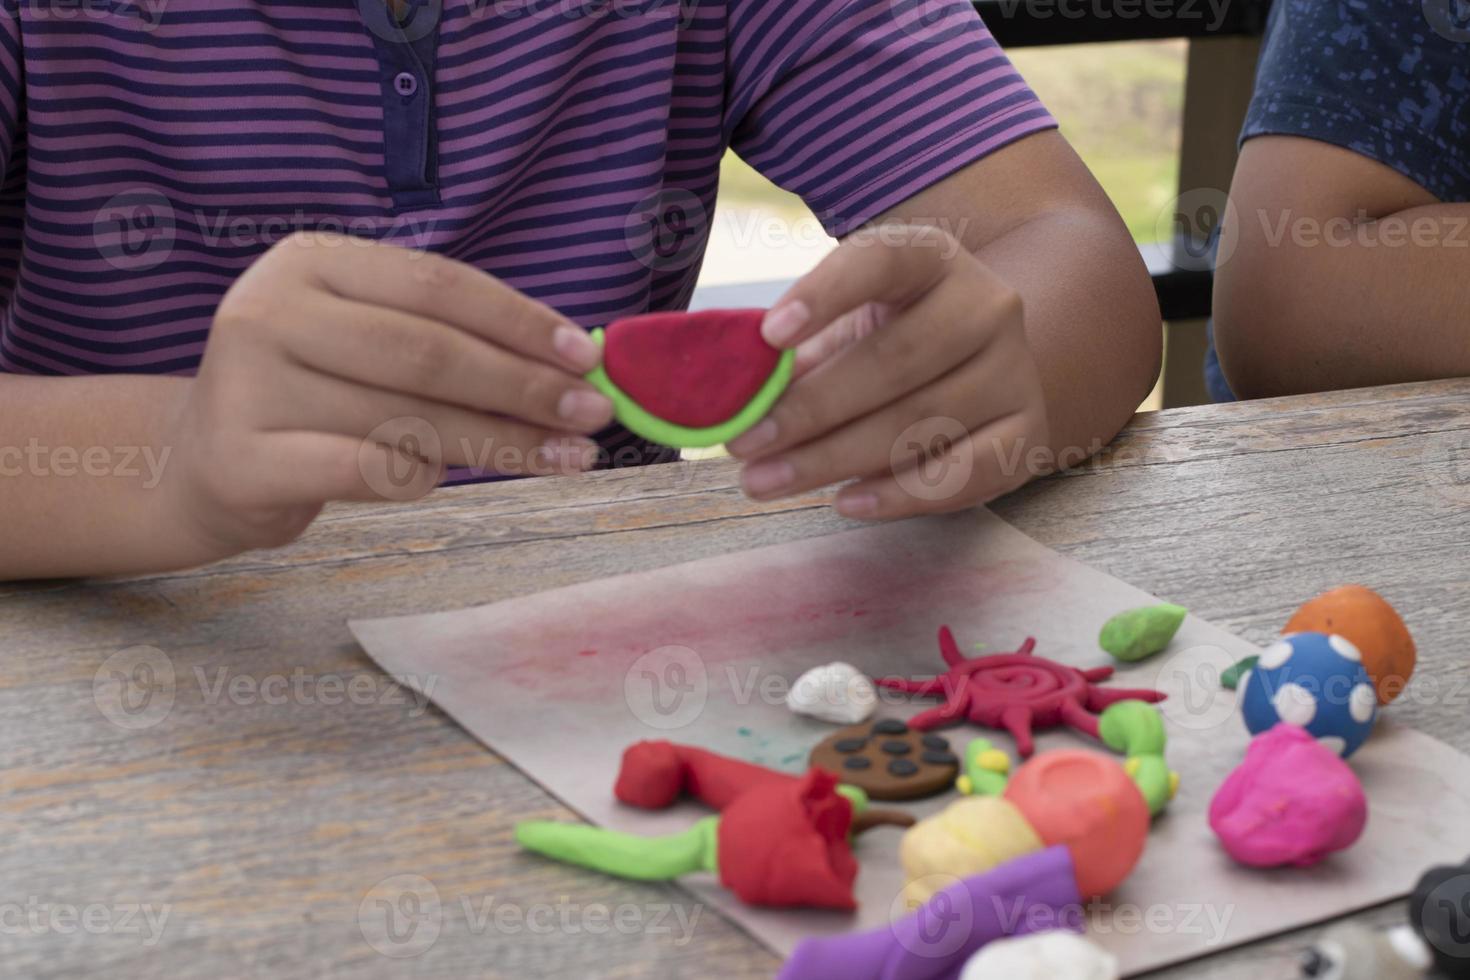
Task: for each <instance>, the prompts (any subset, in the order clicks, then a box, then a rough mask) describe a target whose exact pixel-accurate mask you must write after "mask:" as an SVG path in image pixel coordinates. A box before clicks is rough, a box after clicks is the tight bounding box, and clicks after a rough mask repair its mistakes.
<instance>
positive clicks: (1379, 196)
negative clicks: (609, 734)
mask: <svg viewBox="0 0 1470 980" xmlns="http://www.w3.org/2000/svg"><path fill="white" fill-rule="evenodd" d="M1230 204H1231V206H1230V208H1229V209H1228V211H1227V216H1226V219H1225V222H1224V225H1223V228H1222V232H1221V236H1220V254H1219V259H1218V260H1217V265H1218V269H1217V271H1216V274H1215V342H1216V344H1217V345H1218V347H1219V351H1220V362H1221V365H1222V367H1224V369H1225V376H1226V378H1227V379H1228V380H1229V382H1230V385H1231V387H1232V388H1234V389H1235V392H1236V394H1237V395H1241V396H1243V397H1250V398H1257V397H1262V396H1266V395H1288V394H1297V393H1300V392H1306V391H1322V390H1325V389H1329V388H1349V387H1355V386H1367V385H1378V384H1392V383H1394V382H1401V381H1421V380H1428V379H1432V378H1444V377H1456V376H1460V375H1466V374H1470V347H1467V345H1466V343H1465V322H1466V316H1467V314H1470V279H1467V278H1466V277H1465V268H1466V261H1467V259H1470V204H1464V203H1459V204H1451V203H1440V202H1438V201H1437V200H1436V199H1435V197H1434V195H1433V194H1431V193H1430V192H1429V191H1428V190H1426V189H1424V188H1423V187H1421V186H1420V185H1419V184H1417V183H1415V182H1414V181H1412V180H1410V179H1409V178H1408V177H1406V176H1404V175H1402V174H1400V173H1398V172H1397V171H1395V170H1393V169H1392V168H1390V167H1387V166H1385V165H1384V164H1381V163H1378V162H1377V161H1375V160H1372V159H1369V158H1368V157H1365V156H1361V155H1359V154H1357V153H1355V152H1352V151H1350V150H1345V149H1342V148H1340V147H1337V146H1332V145H1330V144H1327V143H1322V142H1318V141H1316V140H1311V139H1303V138H1300V137H1291V136H1263V137H1258V138H1256V139H1252V140H1250V141H1249V142H1247V143H1246V144H1245V146H1244V148H1243V149H1242V150H1241V155H1240V164H1239V166H1238V167H1237V168H1236V171H1235V178H1234V182H1233V183H1232V185H1231V188H1230Z"/></svg>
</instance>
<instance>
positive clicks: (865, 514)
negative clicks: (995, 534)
mask: <svg viewBox="0 0 1470 980" xmlns="http://www.w3.org/2000/svg"><path fill="white" fill-rule="evenodd" d="M1031 426H1032V422H1031V420H1030V419H1029V418H1028V417H1027V416H1026V415H1025V414H1024V413H1018V414H1015V415H1009V416H1006V417H1005V418H1002V419H997V420H996V421H994V422H992V423H990V424H989V425H987V426H985V427H984V428H982V429H980V431H978V432H972V433H970V434H969V436H968V437H966V438H965V439H962V440H960V441H958V442H956V443H954V444H952V445H951V446H949V447H948V452H947V453H946V456H945V458H943V459H938V460H929V461H927V462H923V463H921V462H919V461H918V460H917V459H916V460H915V462H914V463H913V464H912V465H910V466H908V467H904V468H901V469H899V470H897V471H895V472H893V473H892V474H886V475H881V476H875V477H869V478H868V479H865V480H860V481H858V482H857V483H854V484H852V485H851V486H848V487H844V488H843V489H842V490H841V491H840V492H839V493H838V494H837V500H836V507H837V510H838V512H839V513H841V514H843V515H844V516H846V517H851V518H855V519H857V520H868V521H880V520H896V519H898V518H902V517H913V516H915V515H918V514H943V513H948V512H950V511H955V510H962V509H964V508H966V507H974V506H976V505H979V504H987V503H989V502H990V501H992V500H994V499H995V498H997V497H999V496H1001V495H1003V494H1006V493H1009V492H1010V491H1012V490H1014V489H1015V488H1016V487H1018V486H1020V485H1021V484H1022V483H1024V482H1026V475H1025V473H1024V471H1022V470H1015V469H1013V468H1012V467H1011V466H1009V465H1008V464H1007V462H1006V461H1007V459H1009V458H1010V455H1009V454H1008V453H1007V452H1006V451H1005V450H1006V448H1007V447H1013V446H1015V445H1017V444H1022V445H1024V444H1025V440H1026V438H1027V435H1028V432H1029V431H1030V429H1031ZM921 467H922V468H921ZM955 467H958V468H959V469H958V470H955V469H953V468H955Z"/></svg>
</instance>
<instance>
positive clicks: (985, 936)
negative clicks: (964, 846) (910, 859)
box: [777, 846, 1083, 980]
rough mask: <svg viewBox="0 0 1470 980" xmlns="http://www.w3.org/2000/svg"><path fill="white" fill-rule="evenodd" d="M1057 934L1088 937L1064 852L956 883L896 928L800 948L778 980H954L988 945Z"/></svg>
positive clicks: (1058, 849)
mask: <svg viewBox="0 0 1470 980" xmlns="http://www.w3.org/2000/svg"><path fill="white" fill-rule="evenodd" d="M1053 929H1070V930H1072V931H1074V932H1081V931H1082V929H1083V922H1082V896H1081V895H1080V894H1079V893H1078V891H1077V873H1076V872H1075V871H1074V870H1073V868H1072V855H1071V853H1070V852H1068V850H1067V849H1066V848H1065V847H1060V846H1058V847H1049V848H1047V849H1046V850H1044V851H1038V852H1036V853H1035V854H1028V855H1026V856H1025V857H1020V858H1016V859H1015V860H1014V861H1009V862H1007V863H1005V864H1003V865H1001V866H1000V867H998V868H995V869H994V870H991V871H987V872H986V873H985V874H982V875H975V876H974V877H971V878H965V879H963V880H962V881H957V882H955V883H954V884H953V885H950V886H949V887H948V888H946V889H944V890H943V891H940V892H936V893H935V895H934V897H933V898H931V899H929V901H928V902H926V903H925V904H924V905H923V906H921V907H920V908H919V909H917V910H916V911H915V912H914V913H913V914H912V915H908V916H905V917H904V918H902V919H899V920H898V921H896V922H894V923H893V924H892V925H889V926H885V927H883V928H880V929H874V930H872V931H870V932H860V933H851V934H849V935H845V936H828V937H822V938H817V939H807V940H803V941H802V943H801V944H800V945H799V946H797V947H796V950H795V951H794V952H793V953H792V954H791V958H790V959H788V960H787V961H786V964H785V966H783V967H782V968H781V972H780V973H779V974H778V975H777V980H954V978H957V977H958V976H959V975H960V971H961V970H962V969H963V968H964V966H965V962H966V961H967V960H968V959H969V958H970V957H971V956H973V955H975V953H976V951H977V950H979V949H980V947H982V946H984V945H985V944H986V943H988V942H991V941H992V940H996V939H1002V938H1005V937H1008V936H1025V935H1029V934H1031V933H1035V932H1047V931H1050V930H1053Z"/></svg>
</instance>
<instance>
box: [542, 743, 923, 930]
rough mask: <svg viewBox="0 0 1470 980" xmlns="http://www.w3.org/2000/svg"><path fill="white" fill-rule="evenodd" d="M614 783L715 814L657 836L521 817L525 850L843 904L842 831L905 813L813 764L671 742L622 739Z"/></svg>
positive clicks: (649, 876) (845, 859) (815, 903)
mask: <svg viewBox="0 0 1470 980" xmlns="http://www.w3.org/2000/svg"><path fill="white" fill-rule="evenodd" d="M614 792H615V793H616V795H617V797H618V799H619V800H621V801H623V802H624V803H627V804H629V805H632V806H638V807H643V808H646V809H661V808H664V807H667V806H670V805H672V804H673V803H674V801H675V800H677V799H679V798H680V797H681V796H684V795H689V796H693V797H695V798H697V799H699V800H701V801H702V802H704V803H707V804H708V805H710V806H711V807H713V808H715V809H716V810H719V811H720V815H719V816H718V817H706V818H704V819H703V820H700V821H698V822H697V823H695V825H694V826H693V827H691V828H690V829H689V830H687V831H684V832H682V833H678V834H672V835H668V836H664V837H639V836H635V835H632V834H622V833H617V832H615V831H611V830H604V829H601V828H598V827H589V826H586V825H583V824H563V823H552V822H549V821H529V822H526V823H521V824H518V825H517V826H516V840H517V841H518V842H519V843H520V844H521V846H522V847H524V848H526V849H527V850H529V851H535V852H536V853H538V854H542V855H545V856H546V857H550V858H555V859H556V860H558V861H562V862H564V863H567V864H575V865H579V866H581V867H585V868H593V869H595V870H597V871H602V872H605V873H607V874H611V875H616V876H617V877H620V878H635V879H641V880H668V879H672V878H677V877H679V876H681V875H685V874H690V873H694V872H699V871H710V872H714V873H716V874H717V875H718V876H719V879H720V883H721V884H723V885H724V886H725V887H726V888H728V889H730V890H731V891H732V892H734V893H735V894H736V895H737V896H738V897H739V898H740V900H741V901H743V902H746V903H748V904H750V905H763V906H774V907H808V908H831V909H851V908H854V907H855V905H856V902H855V901H854V899H853V895H852V884H853V881H854V879H855V878H856V877H857V871H858V866H857V861H856V860H855V859H854V858H853V855H852V850H851V847H850V841H849V836H850V834H852V833H856V832H860V831H861V830H863V829H866V828H867V827H870V826H876V825H878V824H880V823H892V824H896V825H899V826H905V825H908V824H911V823H912V822H913V819H912V818H911V817H908V816H907V815H905V814H895V813H886V812H881V811H872V810H868V809H867V800H866V798H865V797H864V796H863V794H862V793H861V792H859V791H855V790H853V789H851V788H850V787H839V786H838V785H837V778H836V777H835V776H833V775H831V774H830V773H827V772H823V771H822V770H820V769H812V770H811V771H809V772H808V773H806V775H804V776H800V777H797V776H789V775H786V774H784V773H778V772H775V771H773V770H770V769H764V768H762V767H760V766H754V765H751V764H750V763H747V762H741V761H740V760H738V759H729V758H726V757H724V756H720V755H716V754H715V753H713V752H706V751H704V750H702V749H695V748H689V747H686V746H679V745H674V744H673V743H670V742H640V743H638V744H637V745H634V746H632V747H631V748H629V749H628V750H627V751H626V752H625V753H624V754H623V764H622V768H621V770H620V771H619V773H618V778H617V783H616V787H615V789H614Z"/></svg>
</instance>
